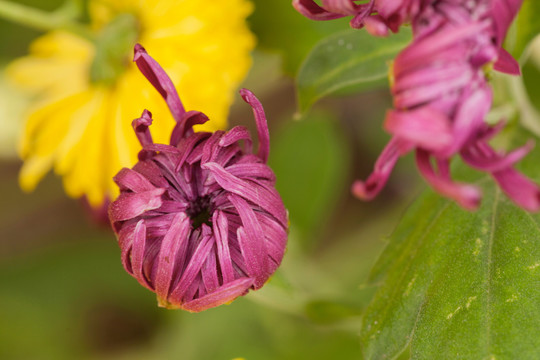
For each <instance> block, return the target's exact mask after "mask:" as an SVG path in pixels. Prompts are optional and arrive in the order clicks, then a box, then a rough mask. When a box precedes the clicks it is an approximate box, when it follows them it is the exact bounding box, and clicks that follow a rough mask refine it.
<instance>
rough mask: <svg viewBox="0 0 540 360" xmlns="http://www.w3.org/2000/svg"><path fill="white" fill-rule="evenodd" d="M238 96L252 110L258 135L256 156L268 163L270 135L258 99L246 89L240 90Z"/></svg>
mask: <svg viewBox="0 0 540 360" xmlns="http://www.w3.org/2000/svg"><path fill="white" fill-rule="evenodd" d="M240 95H242V99H244V101H245V102H247V103H248V104H249V105H251V107H252V108H253V114H254V115H255V123H256V124H257V134H258V135H259V151H258V152H257V155H258V156H259V157H260V158H261V160H262V161H263V162H265V163H266V162H268V154H269V153H270V133H269V131H268V124H267V123H266V115H265V114H264V109H263V107H262V105H261V102H260V101H259V99H257V97H256V96H255V95H253V93H252V92H251V91H249V90H248V89H241V90H240Z"/></svg>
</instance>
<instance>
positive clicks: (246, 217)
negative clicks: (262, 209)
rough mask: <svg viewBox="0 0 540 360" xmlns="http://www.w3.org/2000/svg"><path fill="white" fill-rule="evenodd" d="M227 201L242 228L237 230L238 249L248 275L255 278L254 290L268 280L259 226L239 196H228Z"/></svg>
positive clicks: (263, 241) (261, 231) (266, 261)
mask: <svg viewBox="0 0 540 360" xmlns="http://www.w3.org/2000/svg"><path fill="white" fill-rule="evenodd" d="M229 200H230V201H231V203H232V204H233V205H234V207H235V208H236V210H237V211H238V214H239V215H240V219H242V224H243V226H242V227H239V228H238V230H237V236H238V241H239V242H240V249H241V251H242V255H243V256H244V259H245V263H246V266H247V270H248V275H249V276H251V277H253V278H255V284H254V286H255V289H258V288H260V287H261V286H263V285H264V283H265V281H266V279H267V278H268V277H267V276H266V274H267V273H268V255H267V253H268V252H267V249H266V245H265V240H264V233H263V230H262V227H261V224H260V223H259V221H258V220H257V217H256V216H255V213H254V212H253V210H252V209H251V207H250V206H249V204H248V203H247V202H246V201H245V200H244V199H242V198H241V197H239V196H235V195H230V196H229Z"/></svg>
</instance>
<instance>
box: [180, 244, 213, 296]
mask: <svg viewBox="0 0 540 360" xmlns="http://www.w3.org/2000/svg"><path fill="white" fill-rule="evenodd" d="M212 246H213V242H212V238H211V237H210V236H203V237H202V240H201V242H200V243H199V245H198V246H197V249H196V250H195V252H194V253H193V256H192V257H191V259H190V260H189V263H188V266H187V267H186V269H185V270H184V272H183V274H182V277H181V278H180V281H179V282H178V284H177V285H176V287H175V288H174V289H173V291H172V292H171V293H170V295H169V301H170V302H171V303H172V304H179V303H182V302H183V301H182V300H183V299H182V298H183V296H184V294H185V293H186V291H188V289H189V286H190V285H191V284H193V282H194V280H195V278H196V277H197V275H198V274H199V272H200V271H201V267H202V266H203V264H204V261H205V260H206V257H207V256H208V254H209V253H210V250H211V249H212ZM189 300H191V299H189Z"/></svg>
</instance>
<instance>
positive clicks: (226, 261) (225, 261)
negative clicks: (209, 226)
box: [212, 211, 234, 284]
mask: <svg viewBox="0 0 540 360" xmlns="http://www.w3.org/2000/svg"><path fill="white" fill-rule="evenodd" d="M212 223H213V226H214V236H215V237H216V246H217V255H218V261H219V264H220V265H221V274H222V276H223V283H224V284H226V283H229V282H231V281H233V280H234V269H233V265H232V261H231V253H230V250H229V224H228V222H227V217H226V216H225V215H224V214H223V212H222V211H216V212H215V213H214V217H213V218H212Z"/></svg>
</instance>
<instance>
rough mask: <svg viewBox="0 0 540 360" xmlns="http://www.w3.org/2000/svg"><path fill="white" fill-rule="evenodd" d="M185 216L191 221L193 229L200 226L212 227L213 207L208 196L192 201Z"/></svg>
mask: <svg viewBox="0 0 540 360" xmlns="http://www.w3.org/2000/svg"><path fill="white" fill-rule="evenodd" d="M186 213H187V215H188V216H189V218H190V219H191V226H192V228H193V229H197V228H199V227H200V226H201V225H202V224H206V225H208V226H212V221H210V220H211V219H212V213H213V206H212V201H211V200H210V196H208V195H207V196H200V197H197V198H196V199H195V200H193V201H192V202H191V203H190V204H189V207H188V208H187V210H186Z"/></svg>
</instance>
